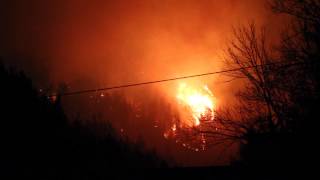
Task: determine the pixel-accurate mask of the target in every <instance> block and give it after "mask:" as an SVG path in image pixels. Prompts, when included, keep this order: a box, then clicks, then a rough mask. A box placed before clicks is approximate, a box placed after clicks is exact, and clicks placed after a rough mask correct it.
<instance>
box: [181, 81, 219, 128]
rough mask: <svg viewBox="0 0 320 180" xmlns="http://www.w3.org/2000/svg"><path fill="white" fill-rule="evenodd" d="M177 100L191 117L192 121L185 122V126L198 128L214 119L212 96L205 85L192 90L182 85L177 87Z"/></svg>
mask: <svg viewBox="0 0 320 180" xmlns="http://www.w3.org/2000/svg"><path fill="white" fill-rule="evenodd" d="M177 98H178V101H179V104H181V105H183V107H185V108H186V109H187V110H188V111H189V113H191V116H192V118H191V119H192V120H191V121H190V120H186V121H185V125H187V126H199V125H200V124H201V123H202V122H205V121H212V120H213V119H214V109H215V103H214V96H213V94H212V92H211V91H210V90H209V88H208V87H207V86H206V85H205V86H203V87H201V88H194V87H191V86H188V85H187V84H185V83H182V84H180V85H179V88H178V94H177Z"/></svg>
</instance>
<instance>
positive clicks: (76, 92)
mask: <svg viewBox="0 0 320 180" xmlns="http://www.w3.org/2000/svg"><path fill="white" fill-rule="evenodd" d="M276 64H283V65H285V66H283V67H286V68H287V67H288V66H293V65H297V64H301V63H299V62H298V63H287V64H284V63H282V62H276V63H268V64H263V65H255V66H247V67H241V68H234V69H227V70H221V71H215V72H208V73H202V74H194V75H189V76H181V77H175V78H169V79H161V80H155V81H146V82H140V83H132V84H124V85H118V86H110V87H105V88H97V89H86V90H80V91H73V92H66V93H62V94H59V96H70V95H78V94H85V93H93V92H98V91H107V90H113V89H120V88H128V87H133V86H141V85H148V84H155V83H163V82H168V81H176V80H181V79H189V78H196V77H201V76H209V75H215V74H222V73H229V72H235V71H241V70H244V69H251V68H258V67H263V66H271V65H276ZM57 95H58V94H51V95H49V96H48V97H54V96H57Z"/></svg>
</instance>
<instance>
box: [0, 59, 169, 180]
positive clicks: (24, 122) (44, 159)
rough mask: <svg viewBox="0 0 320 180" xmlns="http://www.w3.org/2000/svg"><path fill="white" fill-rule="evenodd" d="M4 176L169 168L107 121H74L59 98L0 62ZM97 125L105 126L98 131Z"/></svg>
mask: <svg viewBox="0 0 320 180" xmlns="http://www.w3.org/2000/svg"><path fill="white" fill-rule="evenodd" d="M0 82H1V84H2V85H1V88H0V89H1V90H0V94H1V98H0V99H1V101H0V103H1V106H0V107H1V126H0V133H1V135H0V139H1V154H0V163H1V165H0V167H1V175H9V176H30V177H44V178H48V177H53V178H60V176H61V175H68V176H70V177H81V178H86V177H107V176H109V175H110V174H112V172H113V170H112V169H120V168H124V169H126V168H150V167H165V166H166V163H165V162H164V161H163V160H161V159H160V158H159V157H158V156H157V155H156V154H155V153H153V152H146V150H144V147H142V146H141V144H140V145H139V144H133V143H129V142H127V141H126V140H123V138H118V137H117V135H116V132H115V131H114V130H113V128H112V127H111V125H110V124H108V123H100V124H99V123H97V122H96V123H92V124H91V127H90V128H88V127H86V126H85V125H84V124H82V123H81V121H70V120H69V119H68V118H67V116H66V115H65V113H64V111H63V110H62V107H61V105H60V100H59V98H57V99H56V100H55V101H54V102H53V101H51V100H49V99H48V98H47V97H45V96H40V95H39V93H38V91H37V90H35V89H34V87H33V85H32V82H31V80H30V79H28V78H27V77H26V76H25V75H24V73H22V72H17V71H15V70H12V69H10V70H8V69H7V68H6V67H4V65H3V64H1V65H0ZM95 127H96V128H97V129H99V130H101V129H103V130H104V135H103V136H101V135H99V136H97V134H96V133H95V132H94V131H95Z"/></svg>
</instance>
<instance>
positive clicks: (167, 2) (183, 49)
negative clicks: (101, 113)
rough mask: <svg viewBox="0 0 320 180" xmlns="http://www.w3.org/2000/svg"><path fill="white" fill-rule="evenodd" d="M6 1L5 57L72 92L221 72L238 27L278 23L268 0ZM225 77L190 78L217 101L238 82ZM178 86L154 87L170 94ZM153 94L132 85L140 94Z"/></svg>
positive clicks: (0, 22) (1, 33)
mask: <svg viewBox="0 0 320 180" xmlns="http://www.w3.org/2000/svg"><path fill="white" fill-rule="evenodd" d="M0 6H1V9H0V11H1V17H0V26H1V30H0V37H1V41H0V55H1V56H2V57H4V59H5V60H7V62H6V63H8V64H14V65H16V66H18V67H20V68H21V69H23V70H24V71H26V72H27V73H28V74H29V75H30V76H31V77H32V78H33V79H34V80H35V82H36V83H37V84H38V85H39V86H40V87H46V86H49V85H50V84H53V85H55V84H58V83H59V82H65V83H67V84H68V86H69V90H70V91H74V90H81V89H90V88H99V87H104V86H113V85H121V84H127V83H135V82H143V81H150V80H158V79H165V78H172V77H177V76H186V75H191V74H198V73H205V72H212V71H217V70H220V69H221V67H222V66H223V49H224V48H225V46H226V45H227V42H228V40H230V38H231V37H232V36H231V35H232V27H233V26H238V25H242V24H247V23H248V22H251V21H255V22H256V23H258V24H260V25H262V24H266V25H268V26H272V27H273V26H274V25H275V24H277V23H278V21H276V20H275V19H276V18H275V16H274V15H272V14H271V12H270V11H269V10H268V9H267V8H266V3H265V1H256V0H201V1H200V0H140V1H131V0H122V1H117V0H114V1H113V0H107V1H105V0H97V1H84V0H83V1H82V0H63V1H57V0H55V1H42V0H31V1H23V0H21V1H19V0H12V1H8V2H2V4H1V5H0ZM271 31H276V30H274V29H272V30H271ZM222 80H224V77H221V76H216V77H206V78H200V79H196V80H194V79H193V80H190V81H203V82H205V83H207V84H208V85H209V87H210V88H211V89H212V90H213V92H214V93H215V96H216V97H217V99H218V100H219V102H228V103H230V101H229V99H230V97H231V96H232V93H233V91H232V88H233V87H234V86H232V85H228V84H223V85H221V84H219V85H217V84H216V82H219V81H222ZM175 87H176V84H175V83H174V82H173V83H167V84H160V85H153V86H152V88H155V89H157V90H158V91H159V92H160V93H162V94H164V95H165V96H168V98H170V96H171V95H173V96H174V93H173V92H175ZM148 93H149V92H147V90H146V89H145V88H137V89H129V90H128V91H127V94H128V96H130V95H132V96H133V97H137V96H138V97H139V98H140V99H143V98H142V97H148V96H147V94H148ZM150 94H152V95H150ZM149 96H154V93H149ZM203 159H205V158H203ZM200 164H201V163H200Z"/></svg>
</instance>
